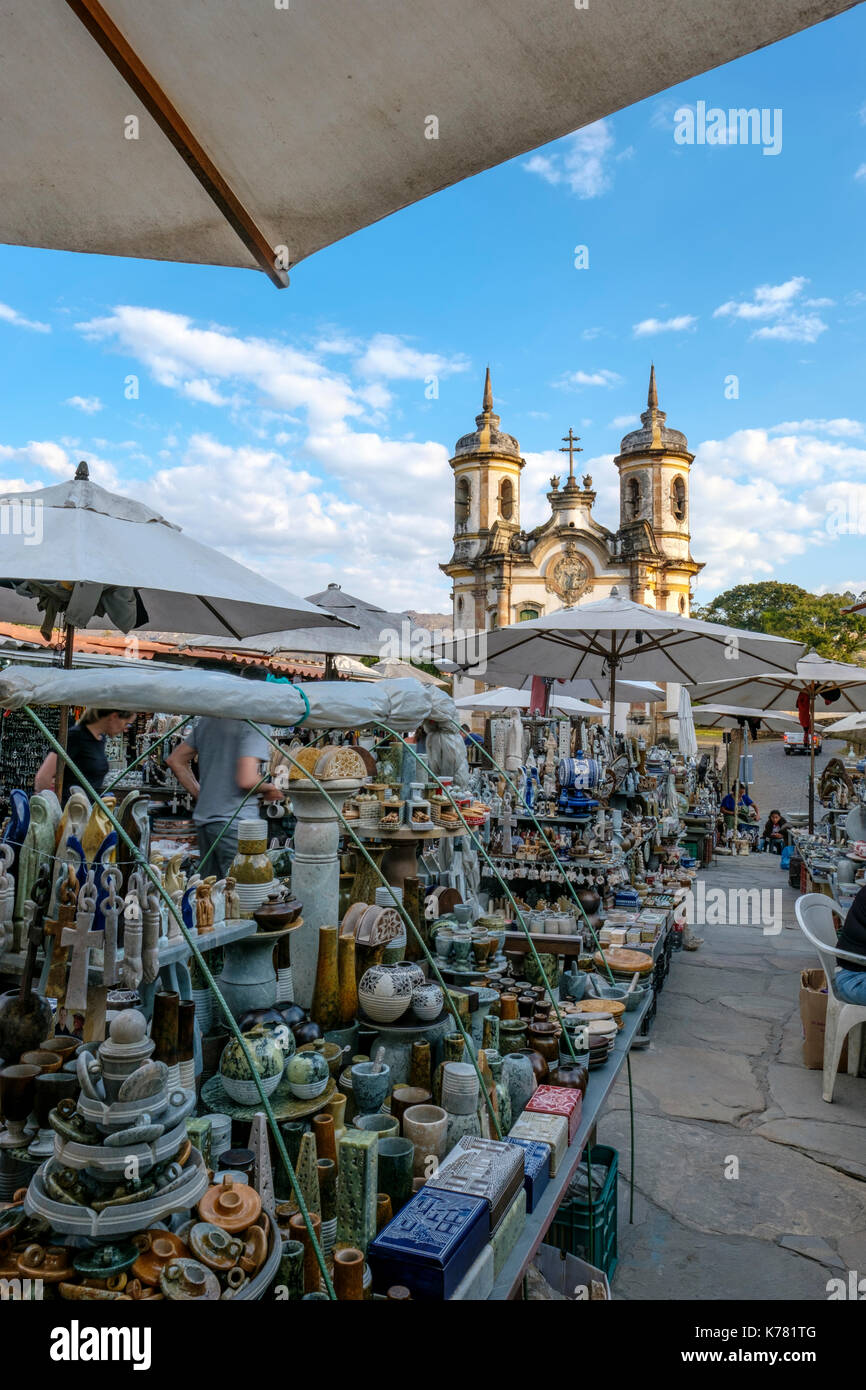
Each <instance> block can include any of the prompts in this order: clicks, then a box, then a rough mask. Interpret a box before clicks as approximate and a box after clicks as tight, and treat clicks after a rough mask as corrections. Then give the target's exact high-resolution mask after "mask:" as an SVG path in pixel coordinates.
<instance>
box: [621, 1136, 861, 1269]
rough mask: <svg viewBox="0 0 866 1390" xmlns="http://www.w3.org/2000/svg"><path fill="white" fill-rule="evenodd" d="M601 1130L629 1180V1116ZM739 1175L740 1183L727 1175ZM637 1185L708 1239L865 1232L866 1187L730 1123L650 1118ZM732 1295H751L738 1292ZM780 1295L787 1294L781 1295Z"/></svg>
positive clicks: (833, 1238)
mask: <svg viewBox="0 0 866 1390" xmlns="http://www.w3.org/2000/svg"><path fill="white" fill-rule="evenodd" d="M600 1132H601V1136H603V1137H602V1140H601V1141H602V1142H603V1143H614V1144H615V1145H616V1147H617V1148H619V1150H620V1168H621V1170H622V1172H623V1174H624V1178H623V1182H626V1181H627V1178H628V1159H629V1154H628V1113H627V1112H626V1111H618V1112H616V1113H613V1114H611V1115H610V1117H609V1119H608V1116H607V1115H606V1116H605V1120H604V1124H603V1125H602V1126H600ZM608 1134H610V1135H611V1136H612V1137H611V1138H608V1137H607V1136H608ZM613 1136H616V1137H615V1138H614V1137H613ZM617 1141H619V1142H617ZM733 1159H736V1161H737V1164H736V1167H735V1166H734V1165H733V1163H732V1160H733ZM734 1171H736V1172H738V1174H739V1176H738V1177H726V1176H725V1173H726V1172H734ZM635 1182H636V1186H637V1187H638V1188H639V1189H640V1191H641V1192H644V1193H645V1194H646V1195H647V1196H648V1197H649V1198H650V1199H651V1200H652V1201H653V1202H654V1203H655V1204H656V1205H657V1206H659V1207H661V1208H662V1209H663V1210H665V1211H667V1212H668V1213H670V1215H671V1216H674V1217H676V1219H677V1220H678V1221H679V1222H680V1223H681V1224H682V1225H684V1226H688V1227H691V1228H692V1229H693V1230H695V1231H700V1232H703V1233H704V1234H705V1235H712V1234H715V1235H718V1236H732V1235H738V1236H752V1237H759V1238H761V1239H763V1240H766V1241H777V1240H779V1239H780V1237H781V1236H783V1235H802V1236H820V1237H821V1238H822V1239H824V1240H829V1241H830V1242H831V1244H835V1243H836V1242H837V1241H839V1240H841V1239H842V1238H843V1237H846V1236H850V1235H852V1234H854V1233H856V1232H859V1231H863V1230H866V1185H864V1184H863V1183H862V1182H859V1181H857V1180H856V1179H855V1178H851V1177H848V1176H846V1175H845V1174H843V1173H840V1172H839V1171H838V1170H837V1169H834V1168H828V1167H825V1166H823V1165H822V1164H820V1163H816V1162H815V1161H814V1160H813V1159H811V1158H809V1157H807V1156H806V1155H805V1154H803V1153H800V1152H798V1151H797V1150H796V1149H790V1148H787V1147H786V1146H785V1145H783V1144H777V1143H771V1142H770V1141H769V1140H767V1139H761V1138H759V1137H757V1136H756V1135H754V1134H747V1133H745V1132H744V1131H736V1130H733V1129H731V1128H730V1127H729V1126H727V1125H724V1124H721V1125H708V1124H703V1125H700V1124H693V1123H688V1122H686V1121H683V1120H674V1119H670V1118H667V1117H663V1116H651V1115H645V1116H643V1117H642V1119H641V1122H640V1127H639V1129H638V1132H637V1140H636V1153H635ZM729 1296H730V1297H743V1296H744V1295H743V1294H742V1293H740V1294H739V1295H737V1294H736V1293H735V1292H734V1291H731V1293H730V1295H729ZM774 1296H775V1297H782V1296H783V1295H782V1292H781V1291H780V1290H777V1291H776V1294H775V1295H774Z"/></svg>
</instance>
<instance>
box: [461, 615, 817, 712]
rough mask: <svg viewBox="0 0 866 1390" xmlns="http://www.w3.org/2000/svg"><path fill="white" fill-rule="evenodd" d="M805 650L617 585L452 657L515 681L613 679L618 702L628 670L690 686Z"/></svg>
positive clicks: (791, 659)
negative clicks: (642, 599) (688, 614)
mask: <svg viewBox="0 0 866 1390" xmlns="http://www.w3.org/2000/svg"><path fill="white" fill-rule="evenodd" d="M473 644H475V645H474V647H473ZM802 651H803V647H802V644H801V643H799V642H789V641H788V640H787V639H786V638H783V637H774V636H771V635H769V634H767V633H763V632H746V631H741V630H739V629H737V628H730V627H725V626H723V625H722V624H720V623H708V622H703V621H702V620H701V619H698V618H685V617H682V616H681V615H680V614H679V613H669V612H667V611H666V610H664V609H657V608H648V607H647V606H646V605H644V604H642V603H634V602H633V601H632V600H631V599H626V598H621V597H620V596H619V594H618V593H617V590H616V589H612V590H611V592H610V594H609V595H608V596H607V597H606V598H602V599H596V600H594V601H592V602H590V603H584V604H579V605H578V606H576V607H574V608H561V609H559V610H557V611H556V612H553V613H547V614H545V615H544V616H543V617H540V618H532V619H530V620H528V621H526V622H522V623H514V624H512V625H511V626H510V627H504V628H496V629H495V630H494V631H492V632H485V633H477V634H475V636H474V637H471V638H468V639H466V641H464V642H460V643H454V644H453V645H452V647H451V648H450V649H449V650H448V652H447V654H448V655H449V656H451V657H453V659H454V660H455V661H457V662H458V664H459V665H460V666H461V669H462V670H463V672H464V674H465V675H467V676H471V677H474V678H475V679H477V680H485V681H492V680H497V681H502V682H503V683H507V684H509V685H518V684H521V683H522V682H523V681H524V680H525V678H526V677H527V676H531V675H538V676H552V677H553V678H555V679H558V680H579V679H581V678H587V677H588V678H590V679H596V680H597V679H609V680H610V703H611V704H613V703H614V701H615V698H616V681H617V680H618V678H619V675H620V673H621V672H623V670H624V671H625V673H627V674H628V675H631V676H633V677H637V678H644V679H648V680H653V681H675V682H677V684H683V685H692V684H695V683H696V682H698V681H701V680H709V679H711V678H713V679H718V677H719V675H721V674H722V673H723V672H724V671H725V669H726V668H729V667H731V666H734V667H735V668H736V670H737V671H738V672H740V673H749V672H759V671H765V670H768V669H769V670H775V671H777V672H790V671H792V670H793V668H794V663H795V662H796V660H797V658H798V657H799V656H800V655H801V654H802ZM612 717H613V715H612V714H611V718H612Z"/></svg>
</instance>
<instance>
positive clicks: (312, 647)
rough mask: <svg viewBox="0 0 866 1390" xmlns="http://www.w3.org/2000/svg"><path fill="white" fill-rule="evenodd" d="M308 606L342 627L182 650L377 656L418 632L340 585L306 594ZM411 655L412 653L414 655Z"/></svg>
mask: <svg viewBox="0 0 866 1390" xmlns="http://www.w3.org/2000/svg"><path fill="white" fill-rule="evenodd" d="M307 603H313V604H315V605H316V607H317V608H324V609H325V610H326V611H327V612H329V613H332V614H333V615H334V617H335V618H339V619H342V623H343V624H349V623H351V624H352V626H351V627H349V626H343V625H338V626H336V627H335V628H334V629H331V628H327V627H304V628H295V629H293V630H291V631H288V632H286V631H283V632H265V633H261V634H259V635H258V636H255V637H248V638H246V639H245V640H244V641H243V642H241V643H237V642H226V641H225V640H224V639H223V638H214V637H207V636H189V635H186V636H185V637H184V643H183V645H184V646H189V647H194V646H207V647H231V649H232V650H233V651H243V650H244V648H250V649H252V650H254V651H256V652H262V653H267V654H273V653H274V652H297V653H303V654H304V655H305V656H306V655H312V656H324V657H326V658H328V664H330V658H331V657H335V656H377V657H381V656H382V654H383V651H384V650H387V645H386V644H388V643H389V642H390V643H393V641H394V637H393V636H392V635H391V634H395V635H396V637H397V639H398V640H399V642H400V643H402V644H403V645H405V646H406V647H408V646H409V644H410V643H411V642H412V641H413V636H414V634H415V633H417V632H418V630H419V629H418V628H417V627H416V625H415V624H414V623H413V621H412V619H411V618H410V616H409V614H408V613H392V612H389V610H388V609H387V608H380V607H379V605H378V604H376V603H372V602H370V600H369V599H363V598H354V597H353V596H352V595H351V594H347V593H346V592H345V590H344V589H342V588H341V586H340V585H339V584H329V585H328V587H327V588H326V589H323V590H322V591H321V593H318V594H308V595H307ZM413 654H414V653H413Z"/></svg>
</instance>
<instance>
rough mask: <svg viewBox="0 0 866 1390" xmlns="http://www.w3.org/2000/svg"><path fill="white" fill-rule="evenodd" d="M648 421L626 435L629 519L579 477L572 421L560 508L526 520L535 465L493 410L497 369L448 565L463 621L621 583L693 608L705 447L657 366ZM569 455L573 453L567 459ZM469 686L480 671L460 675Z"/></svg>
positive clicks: (455, 466)
mask: <svg viewBox="0 0 866 1390" xmlns="http://www.w3.org/2000/svg"><path fill="white" fill-rule="evenodd" d="M640 418H641V424H640V428H638V429H635V430H632V431H631V432H630V433H629V434H627V435H626V436H625V438H624V439H623V440H622V443H621V444H620V450H619V453H618V454H617V455H616V457H615V459H614V465H615V467H616V468H617V470H618V472H619V482H620V514H619V527H618V529H617V530H616V531H611V530H609V529H608V528H607V527H605V526H603V525H602V524H601V523H600V522H599V521H597V520H596V518H595V517H594V516H593V514H592V508H593V504H594V502H595V498H596V494H595V492H594V491H593V487H592V478H591V477H590V476H589V475H586V476H583V477H582V478H581V479H580V480H578V478H577V477H575V457H574V455H575V453H576V452H580V451H579V449H578V448H577V441H576V439H575V437H574V435H573V434H572V432H571V430H569V432H568V435H567V436H566V438H565V440H564V443H565V448H564V449H563V450H562V452H563V454H564V455H567V458H568V476H567V477H566V478H565V480H564V482H563V478H562V476H559V477H553V478H551V479H550V491H549V492H548V494H547V500H548V502H549V504H550V516H549V517H548V518H547V519H546V520H545V521H543V522H542V524H541V525H540V526H536V527H535V528H534V530H532V531H526V530H524V529H523V528H522V526H521V523H520V477H521V473H522V472H523V469H524V468H525V466H526V463H525V460H524V459H523V458H522V457H521V454H520V446H519V444H518V442H517V440H516V439H515V438H514V437H513V435H510V434H506V433H505V432H504V431H503V430H502V429H501V428H500V419H499V416H498V415H496V414H495V413H494V411H493V392H492V388H491V383H490V370H489V368H488V371H487V378H486V381H485V385H484V397H483V402H482V408H481V414H480V415H477V416H476V417H475V425H476V428H475V429H474V430H473V431H472V433H471V434H466V435H463V437H462V438H461V439H459V440H458V441H457V445H456V447H455V450H454V456H453V458H452V459H451V460H450V466H451V470H452V473H453V475H454V548H453V552H452V555H451V558H450V560H449V561H448V562H447V564H443V565H442V566H441V567H440V568H441V569H442V570H443V571H444V573H445V574H447V575H448V576H449V577H450V579H451V581H452V586H453V587H452V602H453V624H454V628H455V630H462V631H464V632H467V631H481V630H489V629H491V628H496V627H506V626H508V625H509V624H511V623H516V622H521V621H525V620H526V619H527V618H536V617H541V616H542V615H543V614H545V613H550V612H553V611H554V610H555V609H557V608H562V607H564V606H566V605H571V604H576V603H578V602H581V601H583V602H588V601H590V600H592V599H598V598H604V597H605V595H607V594H609V593H610V591H611V589H613V588H614V587H615V588H616V589H617V590H618V592H619V593H620V594H622V595H624V596H626V597H628V598H631V599H634V600H635V601H636V602H638V603H645V604H648V605H649V606H650V607H653V608H664V609H668V610H669V611H672V612H678V613H683V614H688V613H689V611H690V603H691V582H692V579H693V578H694V576H695V575H696V574H697V573H698V571H699V570H700V569H701V568H702V566H701V565H700V564H698V563H697V562H696V561H695V560H693V559H692V555H691V534H690V519H689V473H690V469H691V465H692V461H693V457H694V455H692V454H691V453H689V447H688V441H687V440H686V437H685V435H684V434H682V433H680V431H679V430H675V429H671V428H670V426H668V424H667V423H666V416H665V412H664V411H663V410H660V409H659V405H658V392H657V387H656V379H655V368H654V367H652V368H651V369H650V379H649V390H648V393H647V405H646V409H645V410H644V412H643V414H642V415H641V417H640ZM564 461H565V460H564ZM459 684H460V686H461V689H460V690H459V691H458V690H457V689H456V687H455V693H458V694H464V693H466V692H467V691H468V690H470V689H473V688H475V687H474V683H472V682H465V681H463V680H461V681H460V682H459Z"/></svg>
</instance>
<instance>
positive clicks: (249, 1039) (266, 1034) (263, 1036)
mask: <svg viewBox="0 0 866 1390" xmlns="http://www.w3.org/2000/svg"><path fill="white" fill-rule="evenodd" d="M244 1041H245V1042H246V1044H247V1047H248V1048H249V1051H250V1053H251V1054H252V1058H253V1063H254V1065H255V1069H256V1071H257V1072H258V1074H259V1076H260V1078H261V1082H262V1089H263V1090H264V1092H265V1095H266V1096H271V1095H273V1093H274V1091H275V1090H276V1089H277V1087H278V1086H279V1084H280V1081H281V1079H282V1075H283V1066H284V1063H285V1054H284V1052H283V1049H282V1048H281V1047H280V1044H279V1043H278V1042H277V1040H276V1038H275V1037H274V1035H273V1033H271V1032H270V1031H269V1030H268V1029H266V1028H264V1027H262V1025H261V1024H259V1025H258V1026H257V1027H255V1028H252V1029H251V1030H250V1032H249V1033H245V1034H244ZM219 1070H220V1077H221V1079H222V1083H223V1086H224V1087H225V1090H226V1093H227V1094H228V1095H229V1097H230V1098H231V1099H232V1100H233V1101H235V1102H236V1103H237V1104H238V1105H258V1104H259V1102H260V1100H261V1097H260V1095H259V1091H258V1087H257V1086H256V1083H255V1081H254V1080H253V1078H252V1074H251V1072H250V1067H249V1063H248V1061H247V1059H246V1056H245V1054H244V1050H243V1048H242V1047H241V1044H240V1042H239V1041H238V1039H237V1038H232V1039H231V1040H230V1041H229V1042H228V1043H227V1044H226V1046H225V1047H224V1049H223V1054H222V1056H221V1057H220V1066H219ZM325 1072H326V1074H327V1064H326V1063H325Z"/></svg>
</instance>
